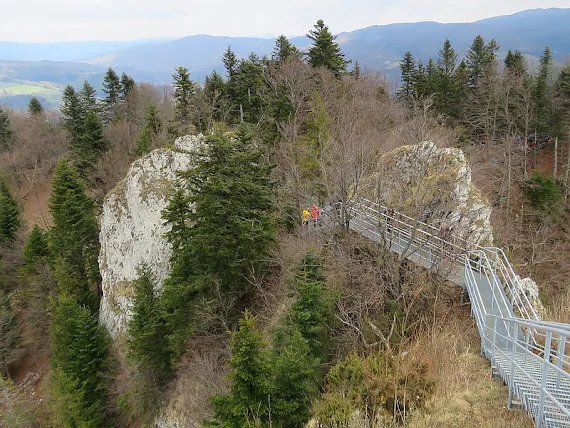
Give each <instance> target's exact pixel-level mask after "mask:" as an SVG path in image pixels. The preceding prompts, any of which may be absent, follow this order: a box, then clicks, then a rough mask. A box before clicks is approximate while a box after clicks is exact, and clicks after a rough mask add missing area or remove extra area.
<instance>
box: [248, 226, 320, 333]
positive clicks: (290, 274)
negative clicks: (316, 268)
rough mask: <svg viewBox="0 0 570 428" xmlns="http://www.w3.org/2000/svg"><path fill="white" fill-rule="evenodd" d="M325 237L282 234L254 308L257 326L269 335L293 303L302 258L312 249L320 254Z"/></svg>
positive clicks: (259, 289)
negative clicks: (295, 281)
mask: <svg viewBox="0 0 570 428" xmlns="http://www.w3.org/2000/svg"><path fill="white" fill-rule="evenodd" d="M322 246H323V239H322V237H321V236H319V235H318V234H313V235H310V236H308V235H307V234H304V233H303V232H300V233H299V234H295V233H291V234H286V233H284V234H280V235H279V236H278V238H277V245H276V247H275V250H274V251H273V253H272V254H271V260H270V264H271V266H272V268H271V269H270V273H269V275H267V276H265V277H263V278H258V283H256V289H257V295H256V298H255V301H254V302H252V304H253V306H252V307H251V309H252V310H253V312H254V313H256V314H257V320H258V326H260V328H261V329H262V330H263V331H264V332H265V333H266V336H267V337H269V336H270V334H271V333H272V331H273V329H274V328H275V327H276V326H277V325H278V324H279V323H280V321H282V318H283V316H284V315H285V313H286V311H287V309H288V308H289V306H290V304H291V290H292V288H291V285H292V284H293V282H294V278H295V276H296V275H297V274H298V272H299V266H300V263H301V260H302V259H303V257H304V256H305V255H306V254H307V253H308V252H309V251H314V252H315V253H317V254H320V253H321V249H322Z"/></svg>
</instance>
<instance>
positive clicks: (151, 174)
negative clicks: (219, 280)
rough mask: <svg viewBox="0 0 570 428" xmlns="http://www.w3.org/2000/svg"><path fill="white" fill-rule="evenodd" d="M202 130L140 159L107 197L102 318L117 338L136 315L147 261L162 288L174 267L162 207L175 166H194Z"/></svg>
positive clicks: (181, 168)
mask: <svg viewBox="0 0 570 428" xmlns="http://www.w3.org/2000/svg"><path fill="white" fill-rule="evenodd" d="M201 141H202V136H185V137H181V138H179V139H177V140H176V142H175V143H174V145H175V148H174V149H158V150H154V151H152V152H151V153H149V154H148V155H146V156H144V157H142V158H141V159H138V160H137V161H135V162H134V163H133V165H132V166H131V168H130V169H129V171H128V173H127V176H126V177H125V179H124V180H123V181H122V182H120V183H119V184H118V185H117V186H116V187H115V189H113V190H112V191H111V192H110V193H109V194H108V195H107V197H106V198H105V201H104V203H103V210H102V214H101V232H100V234H99V240H100V242H101V252H100V253H99V269H100V271H101V276H102V288H103V298H102V300H101V308H100V315H99V321H100V323H101V324H102V325H104V326H105V327H106V328H107V330H108V331H109V333H110V335H111V337H112V338H113V339H115V338H117V336H118V335H119V334H120V333H121V332H124V331H125V330H126V326H127V321H128V320H129V318H130V316H131V308H132V296H133V284H132V283H133V281H134V280H135V279H137V278H138V273H137V270H138V268H139V267H140V266H141V265H142V264H146V265H147V266H148V267H149V268H150V269H151V271H152V273H153V274H154V278H155V279H156V281H157V287H159V289H160V288H162V286H163V284H164V279H165V278H166V276H167V275H168V272H169V269H170V263H169V262H170V256H171V249H170V247H169V244H168V242H167V240H166V238H165V237H164V234H165V233H166V232H167V231H168V228H167V226H165V225H164V224H163V220H162V218H161V216H162V214H161V212H162V210H163V209H164V208H166V206H167V205H168V198H169V194H170V192H171V190H172V189H173V186H174V183H175V181H176V171H185V170H188V169H189V168H191V167H192V160H191V156H190V154H189V153H190V152H191V151H192V150H193V149H195V148H196V147H197V146H198V145H199V144H200V143H201Z"/></svg>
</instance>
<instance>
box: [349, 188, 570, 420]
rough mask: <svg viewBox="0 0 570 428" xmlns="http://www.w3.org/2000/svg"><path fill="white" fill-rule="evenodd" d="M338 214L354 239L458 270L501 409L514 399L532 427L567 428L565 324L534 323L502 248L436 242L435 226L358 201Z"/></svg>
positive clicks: (569, 382)
mask: <svg viewBox="0 0 570 428" xmlns="http://www.w3.org/2000/svg"><path fill="white" fill-rule="evenodd" d="M345 211H346V213H347V215H348V216H349V218H348V219H347V220H348V221H349V222H355V223H356V226H357V227H358V229H359V231H361V233H363V234H365V235H366V236H368V237H371V238H373V239H375V240H378V241H381V242H384V243H385V245H386V246H388V247H389V248H392V249H395V248H394V246H397V247H398V248H397V250H398V252H399V253H400V254H401V255H402V256H403V257H408V258H412V257H418V258H420V259H422V260H424V262H426V261H427V262H428V263H424V264H427V265H428V266H429V265H434V266H435V265H437V264H438V263H448V264H449V263H450V264H451V265H453V266H456V267H461V269H462V272H463V274H464V284H463V286H464V287H465V288H466V290H467V292H468V294H469V296H470V300H471V311H472V314H473V317H474V318H475V319H476V321H477V328H478V330H479V333H480V335H481V347H482V353H484V355H485V356H486V357H487V358H488V359H489V360H491V364H492V367H494V368H495V369H496V370H497V373H498V374H499V375H500V376H501V377H503V379H504V381H505V383H506V384H507V385H508V386H509V407H511V405H512V403H513V394H516V395H517V396H518V397H519V399H520V400H521V405H522V406H523V407H524V408H525V409H526V410H528V411H529V412H531V413H532V415H533V417H534V418H535V420H536V422H537V426H539V427H540V426H544V424H545V423H546V425H547V426H570V356H569V353H568V352H567V348H570V345H569V344H568V342H569V341H570V339H569V338H570V325H568V324H562V323H553V322H547V321H541V320H540V319H539V316H538V314H537V313H536V310H535V308H534V307H533V305H532V302H531V301H530V299H529V297H528V296H527V294H526V292H525V289H524V287H523V286H522V284H521V281H520V278H519V277H518V276H517V275H516V273H515V271H514V269H513V267H512V265H511V264H510V262H509V260H508V258H507V256H506V254H505V253H504V252H503V250H501V249H500V248H495V247H480V246H478V245H474V244H472V243H469V242H468V241H467V240H465V239H463V238H461V237H457V236H449V235H447V236H445V238H446V239H444V236H441V233H440V231H439V229H437V228H436V227H434V226H431V225H429V224H426V223H424V222H421V221H419V220H416V219H414V218H412V217H409V216H406V215H405V214H402V213H398V212H395V211H393V210H390V209H388V208H387V207H384V206H382V205H380V204H378V203H375V202H372V201H368V200H365V199H362V200H359V201H356V202H353V203H352V204H351V205H350V206H347V207H345ZM353 228H354V226H353ZM483 279H484V280H483ZM481 283H484V284H487V285H488V286H489V287H490V293H491V294H490V296H489V295H488V294H487V295H484V294H483V293H482V292H481V289H480V284H481ZM529 388H530V389H529ZM529 391H533V393H529ZM534 392H536V393H534Z"/></svg>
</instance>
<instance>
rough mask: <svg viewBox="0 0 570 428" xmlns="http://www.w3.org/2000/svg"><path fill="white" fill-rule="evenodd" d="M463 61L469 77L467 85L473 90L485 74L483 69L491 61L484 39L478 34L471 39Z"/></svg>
mask: <svg viewBox="0 0 570 428" xmlns="http://www.w3.org/2000/svg"><path fill="white" fill-rule="evenodd" d="M493 42H494V41H493ZM495 45H496V44H494V45H493V46H495ZM465 60H466V64H467V69H468V76H469V82H468V84H469V87H470V88H474V87H475V86H476V85H477V82H478V81H479V79H480V78H481V77H482V76H483V74H484V73H485V68H486V66H487V65H488V64H489V61H490V60H491V56H490V50H489V47H488V45H486V44H485V39H483V36H481V35H480V34H478V35H477V36H475V38H474V39H473V42H472V43H471V47H470V48H469V50H468V51H467V54H466V56H465Z"/></svg>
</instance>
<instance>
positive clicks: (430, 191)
mask: <svg viewBox="0 0 570 428" xmlns="http://www.w3.org/2000/svg"><path fill="white" fill-rule="evenodd" d="M359 193H360V195H362V196H364V197H366V198H370V199H372V200H375V201H379V202H380V203H381V204H382V205H385V206H387V207H390V208H393V209H395V210H397V211H400V212H402V213H404V214H407V215H409V216H410V217H414V218H417V219H419V220H421V221H423V222H425V223H428V224H431V225H433V226H434V227H437V228H439V227H440V225H441V224H442V223H446V224H447V225H448V226H453V229H454V234H455V235H458V236H462V237H463V238H465V239H467V240H468V241H469V242H470V243H472V244H482V245H489V244H491V243H492V242H493V229H492V226H491V222H490V215H491V208H490V207H489V205H488V204H487V203H486V202H485V201H484V199H483V197H482V196H481V195H480V194H479V192H478V191H477V190H476V189H475V187H474V186H473V185H472V183H471V169H470V167H469V164H468V162H467V161H466V159H465V155H464V154H463V152H462V151H461V150H459V149H456V148H438V147H437V146H436V145H435V144H434V143H432V142H423V143H420V144H417V145H412V146H403V147H400V148H398V149H396V150H394V151H392V152H390V153H388V154H386V155H384V156H382V157H381V159H380V162H379V165H378V168H377V172H375V173H374V174H372V175H371V176H370V177H369V178H367V179H366V180H365V181H364V184H363V186H362V188H361V190H360V192H359Z"/></svg>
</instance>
